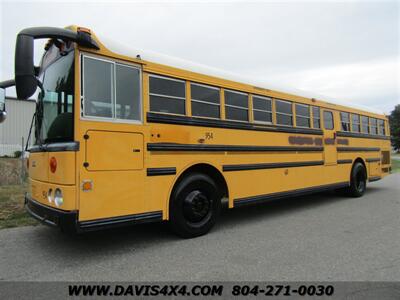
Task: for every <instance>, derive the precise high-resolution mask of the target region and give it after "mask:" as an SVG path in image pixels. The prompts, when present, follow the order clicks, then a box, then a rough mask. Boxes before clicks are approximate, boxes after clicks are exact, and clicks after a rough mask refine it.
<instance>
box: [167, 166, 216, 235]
mask: <svg viewBox="0 0 400 300" xmlns="http://www.w3.org/2000/svg"><path fill="white" fill-rule="evenodd" d="M220 198H221V197H220V193H219V190H218V188H217V186H216V184H215V182H214V181H213V180H212V179H211V178H210V177H209V176H207V175H205V174H201V173H192V174H189V175H187V176H186V177H184V178H183V179H182V180H181V181H180V182H179V183H178V185H177V186H176V188H174V191H173V193H172V197H171V200H170V207H169V209H170V214H169V223H170V226H171V228H172V230H173V231H174V232H175V233H176V234H177V235H179V236H181V237H184V238H193V237H197V236H200V235H203V234H206V233H207V232H209V231H210V229H211V228H212V227H213V226H214V224H215V222H216V220H217V218H218V215H219V212H220V209H221V199H220Z"/></svg>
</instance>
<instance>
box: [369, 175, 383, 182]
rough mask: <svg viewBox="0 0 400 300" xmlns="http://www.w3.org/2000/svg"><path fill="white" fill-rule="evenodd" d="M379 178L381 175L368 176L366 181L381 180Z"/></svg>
mask: <svg viewBox="0 0 400 300" xmlns="http://www.w3.org/2000/svg"><path fill="white" fill-rule="evenodd" d="M381 179H382V177H380V176H374V177H369V178H368V181H369V182H374V181H378V180H381Z"/></svg>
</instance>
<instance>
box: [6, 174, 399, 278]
mask: <svg viewBox="0 0 400 300" xmlns="http://www.w3.org/2000/svg"><path fill="white" fill-rule="evenodd" d="M368 188H369V189H368V192H367V193H366V194H365V196H364V197H362V198H346V197H344V196H338V195H335V194H332V193H325V194H318V195H313V196H307V197H297V198H290V199H284V200H277V201H273V202H270V203H267V204H264V205H258V206H253V207H248V208H240V209H234V210H225V211H223V213H222V215H221V217H220V219H219V222H218V224H217V225H216V226H215V228H214V229H213V230H212V231H211V232H210V233H209V234H208V235H206V236H203V237H200V238H196V239H191V240H183V239H180V238H177V237H175V236H174V235H173V234H171V233H170V232H169V231H168V227H167V226H166V224H149V225H140V226H133V227H129V228H124V229H118V230H112V231H106V232H97V233H92V234H87V235H83V236H77V237H71V236H66V235H63V234H62V233H61V232H59V231H58V230H55V229H52V228H48V227H45V226H43V225H40V226H35V227H22V228H15V229H6V230H1V231H0V280H13V281H19V280H50V281H52V280H73V281H81V280H82V281H88V280H107V281H109V280H121V281H153V280H157V281H165V280H177V281H188V280H204V281H206V280H224V281H228V280H265V281H272V280H276V281H286V280H293V281H296V280H318V281H319V280H328V281H336V280H340V281H343V280H359V281H364V280H368V281H399V280H400V174H399V173H398V174H394V175H391V176H389V177H387V178H385V179H384V180H382V181H378V182H375V183H371V184H370V185H369V186H368Z"/></svg>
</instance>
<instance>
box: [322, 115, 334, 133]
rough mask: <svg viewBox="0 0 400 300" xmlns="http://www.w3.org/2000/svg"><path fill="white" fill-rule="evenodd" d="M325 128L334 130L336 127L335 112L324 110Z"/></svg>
mask: <svg viewBox="0 0 400 300" xmlns="http://www.w3.org/2000/svg"><path fill="white" fill-rule="evenodd" d="M324 128H325V129H328V130H332V129H333V128H334V123H333V114H332V112H331V111H326V110H325V111H324Z"/></svg>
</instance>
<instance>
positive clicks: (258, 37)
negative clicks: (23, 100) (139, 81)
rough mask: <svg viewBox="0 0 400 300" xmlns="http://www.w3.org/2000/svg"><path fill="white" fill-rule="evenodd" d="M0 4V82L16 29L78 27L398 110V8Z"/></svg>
mask: <svg viewBox="0 0 400 300" xmlns="http://www.w3.org/2000/svg"><path fill="white" fill-rule="evenodd" d="M0 2H1V4H0V5H1V6H0V9H1V14H0V17H1V22H0V26H1V28H0V32H1V37H0V51H1V52H0V57H1V70H0V80H6V79H10V78H13V76H14V75H13V69H14V47H15V37H16V34H17V33H18V32H19V31H20V30H21V29H23V28H26V27H32V26H59V27H64V26H67V25H70V24H77V25H80V26H86V27H89V28H91V29H92V30H93V31H94V32H96V33H98V34H101V35H103V36H108V37H110V38H112V39H115V40H117V41H124V43H127V44H131V45H132V47H134V48H139V49H147V50H152V51H155V52H160V53H165V54H168V55H171V56H177V57H179V58H183V59H187V60H191V61H194V62H198V63H201V64H205V65H210V66H212V67H217V68H220V69H224V70H227V71H230V72H234V73H238V74H241V75H245V76H250V77H255V78H257V79H260V80H265V81H267V82H271V83H272V84H274V85H278V86H287V87H288V88H295V89H301V90H305V91H309V92H315V93H317V94H322V95H327V96H329V97H331V98H337V99H339V100H342V101H347V102H348V103H354V104H362V105H365V106H369V107H372V108H377V109H380V110H383V111H384V112H386V113H390V111H391V110H392V109H393V108H394V106H395V105H396V104H399V97H400V71H399V69H400V60H399V41H400V39H399V31H400V30H399V27H400V24H399V22H400V21H399V15H400V12H399V9H400V6H399V2H398V1H376V2H367V1H361V2H355V1H347V2H332V1H313V2H305V1H287V2H285V3H283V2H282V1H276V2H271V1H264V2H261V1H259V2H251V3H249V2H240V1H228V2H222V1H219V2H210V1H203V2H189V1H185V2H183V1H182V2H150V1H146V2H132V1H131V2H127V1H125V2H119V3H115V2H111V1H110V2H105V1H102V3H101V4H99V3H94V2H82V1H79V2H74V1H68V2H56V1H52V2H37V1H30V2H18V1H1V0H0ZM36 48H37V50H38V51H36V54H39V53H40V52H41V51H42V49H43V43H37V47H36ZM7 92H8V91H7ZM8 93H9V92H8ZM12 93H13V92H11V93H9V94H12Z"/></svg>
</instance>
